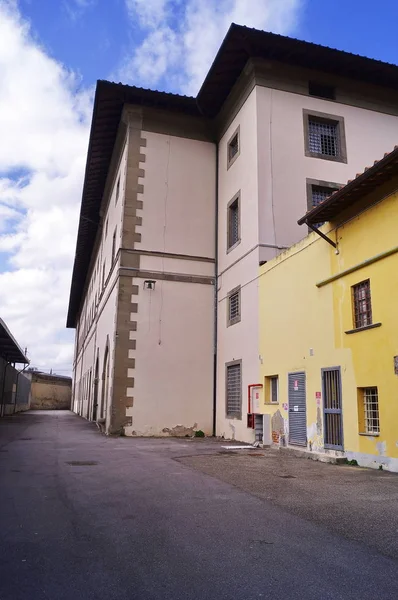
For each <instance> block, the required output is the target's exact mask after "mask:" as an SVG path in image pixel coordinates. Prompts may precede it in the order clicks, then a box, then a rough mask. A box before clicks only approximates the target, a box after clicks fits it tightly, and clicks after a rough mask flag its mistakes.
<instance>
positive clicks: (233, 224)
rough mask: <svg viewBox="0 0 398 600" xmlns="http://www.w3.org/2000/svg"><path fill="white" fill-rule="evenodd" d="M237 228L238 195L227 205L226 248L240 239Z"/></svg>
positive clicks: (229, 247)
mask: <svg viewBox="0 0 398 600" xmlns="http://www.w3.org/2000/svg"><path fill="white" fill-rule="evenodd" d="M239 229H240V227H239V196H237V197H236V198H235V199H234V200H232V201H231V202H230V203H229V205H228V250H229V249H231V248H232V247H233V246H235V244H237V243H238V242H239V241H240V239H239V238H240V236H239Z"/></svg>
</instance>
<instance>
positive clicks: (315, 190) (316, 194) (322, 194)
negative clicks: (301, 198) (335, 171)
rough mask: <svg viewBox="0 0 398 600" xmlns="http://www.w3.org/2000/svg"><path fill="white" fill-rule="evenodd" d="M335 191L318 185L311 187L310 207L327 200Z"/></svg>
mask: <svg viewBox="0 0 398 600" xmlns="http://www.w3.org/2000/svg"><path fill="white" fill-rule="evenodd" d="M335 191H336V190H335V189H334V188H330V187H321V186H319V185H313V186H312V206H313V207H314V206H318V205H319V204H321V203H322V202H323V201H324V200H326V198H329V196H330V195H331V194H333V192H335Z"/></svg>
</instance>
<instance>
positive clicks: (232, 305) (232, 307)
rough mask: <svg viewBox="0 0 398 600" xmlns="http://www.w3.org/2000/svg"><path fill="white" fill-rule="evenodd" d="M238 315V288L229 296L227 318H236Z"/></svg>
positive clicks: (231, 319)
mask: <svg viewBox="0 0 398 600" xmlns="http://www.w3.org/2000/svg"><path fill="white" fill-rule="evenodd" d="M239 316H240V290H238V291H237V292H234V293H233V294H231V295H230V297H229V320H230V321H233V319H237V318H238V317H239Z"/></svg>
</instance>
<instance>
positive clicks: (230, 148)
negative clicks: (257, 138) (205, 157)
mask: <svg viewBox="0 0 398 600" xmlns="http://www.w3.org/2000/svg"><path fill="white" fill-rule="evenodd" d="M239 133H240V128H239V127H238V128H237V129H236V131H235V132H234V133H233V134H232V136H231V137H230V139H229V141H228V144H227V152H228V156H227V168H228V169H229V167H230V166H231V165H232V164H233V163H234V162H235V160H236V159H237V158H238V156H239V154H240V135H239Z"/></svg>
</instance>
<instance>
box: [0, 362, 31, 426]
mask: <svg viewBox="0 0 398 600" xmlns="http://www.w3.org/2000/svg"><path fill="white" fill-rule="evenodd" d="M29 395H30V378H29V377H28V376H27V375H25V374H24V373H20V372H19V371H17V369H14V368H13V367H12V366H11V365H10V364H7V363H6V361H5V360H3V359H2V358H0V416H3V415H13V414H14V413H16V412H21V411H23V410H28V409H29Z"/></svg>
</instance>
